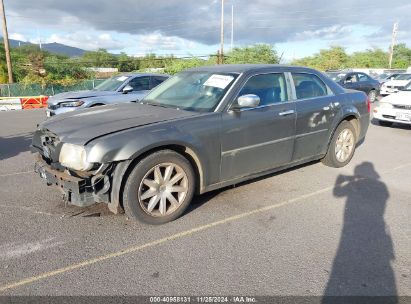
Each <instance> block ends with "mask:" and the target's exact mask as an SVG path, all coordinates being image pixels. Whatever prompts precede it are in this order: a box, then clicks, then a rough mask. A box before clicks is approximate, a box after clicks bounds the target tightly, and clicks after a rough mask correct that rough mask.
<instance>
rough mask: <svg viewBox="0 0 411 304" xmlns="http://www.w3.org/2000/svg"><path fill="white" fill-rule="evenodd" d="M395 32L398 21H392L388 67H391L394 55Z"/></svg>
mask: <svg viewBox="0 0 411 304" xmlns="http://www.w3.org/2000/svg"><path fill="white" fill-rule="evenodd" d="M397 32H398V22H395V23H394V27H393V28H392V37H391V48H390V61H389V67H390V69H391V67H392V58H393V56H394V47H395V40H396V39H397Z"/></svg>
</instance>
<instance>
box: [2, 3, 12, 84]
mask: <svg viewBox="0 0 411 304" xmlns="http://www.w3.org/2000/svg"><path fill="white" fill-rule="evenodd" d="M0 13H1V15H2V17H3V39H4V51H5V52H6V62H7V73H8V75H9V83H13V68H12V65H11V58H10V46H9V34H8V32H7V21H6V13H5V12H4V3H3V0H0Z"/></svg>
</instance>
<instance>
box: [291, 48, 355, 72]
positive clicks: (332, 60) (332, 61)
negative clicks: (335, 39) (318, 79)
mask: <svg viewBox="0 0 411 304" xmlns="http://www.w3.org/2000/svg"><path fill="white" fill-rule="evenodd" d="M348 59H349V57H348V55H347V54H346V52H345V49H344V48H343V47H340V46H332V47H331V48H329V49H323V50H320V52H318V53H316V54H314V55H312V56H309V57H304V58H301V59H297V60H294V61H293V62H292V64H294V65H302V66H307V67H311V68H314V69H318V70H323V71H325V70H333V69H344V68H347V67H348Z"/></svg>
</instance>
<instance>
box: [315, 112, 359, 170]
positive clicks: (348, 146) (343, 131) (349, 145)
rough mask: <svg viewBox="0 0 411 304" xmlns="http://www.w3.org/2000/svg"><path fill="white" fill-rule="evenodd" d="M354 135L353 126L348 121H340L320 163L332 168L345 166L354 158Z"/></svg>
mask: <svg viewBox="0 0 411 304" xmlns="http://www.w3.org/2000/svg"><path fill="white" fill-rule="evenodd" d="M355 134H356V133H355V129H354V126H353V125H352V124H351V123H350V122H349V121H346V120H344V121H342V122H341V123H340V124H339V125H338V127H337V129H336V130H335V132H334V135H333V137H332V139H331V142H330V145H329V146H328V151H327V154H326V155H325V157H324V158H323V159H322V160H321V161H322V163H323V164H324V165H326V166H329V167H334V168H341V167H344V166H345V165H347V164H348V163H349V162H350V160H351V159H352V157H353V156H354V151H355V145H356V143H357V138H356V135H355Z"/></svg>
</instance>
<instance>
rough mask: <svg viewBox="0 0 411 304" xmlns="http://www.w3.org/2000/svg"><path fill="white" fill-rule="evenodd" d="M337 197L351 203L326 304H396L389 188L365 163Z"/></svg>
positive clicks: (344, 179) (342, 182) (339, 186)
mask: <svg viewBox="0 0 411 304" xmlns="http://www.w3.org/2000/svg"><path fill="white" fill-rule="evenodd" d="M333 194H334V196H335V197H345V198H346V201H345V208H344V223H343V228H342V232H341V237H340V242H339V245H338V249H337V253H336V255H335V258H334V262H333V266H332V269H331V272H330V276H329V280H328V283H327V286H326V288H325V291H324V297H323V299H322V303H327V304H328V303H343V302H344V301H345V303H348V302H350V303H351V300H354V299H352V298H351V299H350V301H347V300H348V299H346V298H345V297H341V298H335V296H387V297H388V298H384V301H383V302H384V303H397V302H398V299H397V297H396V295H397V288H396V283H395V278H394V271H393V269H392V265H391V262H392V261H393V260H394V257H395V256H394V247H393V241H392V239H391V236H390V233H389V229H388V226H387V225H386V223H385V221H384V212H385V209H386V205H387V201H388V198H389V196H390V194H389V192H388V189H387V186H386V185H385V184H384V183H383V182H382V181H381V179H380V176H379V174H378V173H377V172H376V171H375V168H374V165H373V164H372V163H370V162H363V163H361V164H359V165H358V166H356V167H355V169H354V175H352V176H345V175H339V176H338V177H337V179H336V182H335V186H334V190H333ZM363 300H364V301H365V299H363ZM374 300H375V299H374ZM362 303H369V302H362ZM370 303H371V302H370Z"/></svg>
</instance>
